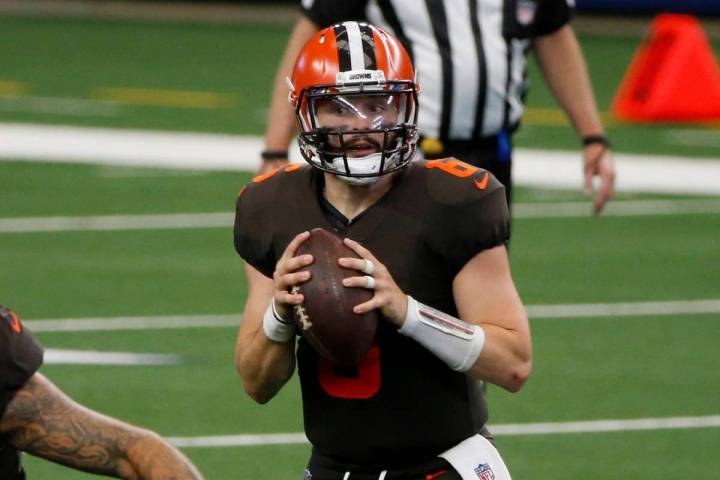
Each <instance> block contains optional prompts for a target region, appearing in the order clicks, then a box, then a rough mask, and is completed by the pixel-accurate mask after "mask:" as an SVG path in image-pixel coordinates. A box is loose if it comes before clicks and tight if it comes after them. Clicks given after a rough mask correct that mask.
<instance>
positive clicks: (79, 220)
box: [0, 212, 234, 233]
mask: <svg viewBox="0 0 720 480" xmlns="http://www.w3.org/2000/svg"><path fill="white" fill-rule="evenodd" d="M233 219H234V214H233V213H230V212H226V213H178V214H165V215H162V214H160V215H158V214H151V215H96V216H84V217H23V218H0V233H47V232H80V231H85V232H87V231H108V230H165V229H178V228H180V229H195V228H231V227H232V224H233Z"/></svg>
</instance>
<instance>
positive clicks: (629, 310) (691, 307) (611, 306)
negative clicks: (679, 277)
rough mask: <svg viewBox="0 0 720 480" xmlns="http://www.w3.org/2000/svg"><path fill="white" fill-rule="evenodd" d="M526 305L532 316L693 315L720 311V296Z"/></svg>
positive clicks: (550, 317)
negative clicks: (629, 301) (668, 300)
mask: <svg viewBox="0 0 720 480" xmlns="http://www.w3.org/2000/svg"><path fill="white" fill-rule="evenodd" d="M525 308H526V310H527V313H528V316H529V317H530V318H532V319H541V318H542V319H553V318H578V317H635V316H643V315H693V314H703V313H718V312H720V300H688V301H671V302H632V303H576V304H570V305H528V306H527V307H525Z"/></svg>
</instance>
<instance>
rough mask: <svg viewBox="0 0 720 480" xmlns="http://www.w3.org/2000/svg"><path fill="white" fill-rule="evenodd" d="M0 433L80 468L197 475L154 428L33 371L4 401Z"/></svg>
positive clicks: (165, 478) (135, 475)
mask: <svg viewBox="0 0 720 480" xmlns="http://www.w3.org/2000/svg"><path fill="white" fill-rule="evenodd" d="M0 434H2V435H7V436H8V437H9V438H10V443H11V444H12V445H13V447H15V448H17V449H18V450H22V451H25V452H27V453H30V454H32V455H35V456H38V457H42V458H45V459H47V460H51V461H53V462H57V463H61V464H63V465H67V466H68V467H72V468H76V469H78V470H84V471H86V472H91V473H97V474H101V475H108V476H113V477H118V478H127V479H132V480H141V479H153V480H159V479H162V480H170V479H178V480H181V479H182V480H185V479H192V480H197V479H202V476H201V475H200V473H199V472H198V471H197V470H196V468H195V467H194V465H193V464H192V463H190V461H189V460H188V459H187V458H186V457H185V456H183V454H182V453H180V452H179V451H178V450H176V449H175V448H174V447H172V446H170V444H168V443H167V442H166V441H165V440H163V439H162V438H160V437H159V436H158V435H157V434H155V433H153V432H151V431H148V430H144V429H141V428H137V427H134V426H132V425H128V424H126V423H123V422H120V421H118V420H115V419H113V418H110V417H107V416H105V415H101V414H99V413H97V412H94V411H92V410H90V409H88V408H85V407H83V406H82V405H79V404H77V403H75V402H74V401H73V400H71V399H70V398H68V397H67V395H65V394H64V393H63V392H62V391H60V389H58V388H57V387H56V386H55V385H53V383H52V382H50V381H49V380H48V379H47V378H45V377H44V376H42V375H41V374H39V373H36V374H34V375H33V376H32V377H31V378H30V380H28V382H27V383H26V384H25V386H23V388H21V389H20V390H19V391H18V392H17V393H16V394H15V396H14V397H13V399H12V400H11V401H10V403H9V404H8V406H7V408H6V410H5V413H4V415H3V416H2V418H0Z"/></svg>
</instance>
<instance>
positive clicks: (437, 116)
mask: <svg viewBox="0 0 720 480" xmlns="http://www.w3.org/2000/svg"><path fill="white" fill-rule="evenodd" d="M568 1H572V0H343V1H337V0H302V2H301V7H300V8H301V13H302V15H301V17H300V19H299V20H298V22H297V23H296V25H295V27H294V29H293V31H292V34H291V36H290V40H289V42H288V45H287V47H286V49H285V53H284V55H283V59H282V61H281V63H280V66H279V68H278V72H277V75H276V77H275V83H274V91H273V96H272V101H271V106H270V113H269V116H268V126H267V130H266V133H265V150H264V151H263V153H262V160H263V161H262V164H261V167H260V172H261V173H263V172H266V171H268V170H270V169H272V168H274V167H276V166H278V165H282V164H284V163H287V161H288V145H289V144H290V140H291V138H292V137H293V135H294V133H295V118H294V113H293V112H292V109H291V108H290V106H289V104H288V102H287V86H286V83H285V79H286V78H287V77H290V75H291V73H292V72H291V69H292V64H293V61H294V59H295V57H296V56H297V53H298V52H299V50H300V49H301V48H302V46H303V45H304V44H305V42H307V41H308V40H309V39H310V37H312V35H314V34H315V33H316V32H318V31H319V30H320V29H322V28H324V27H326V26H329V25H332V24H334V23H339V22H342V21H345V20H364V21H368V22H370V23H372V24H375V25H378V26H380V27H382V28H385V29H387V30H389V31H391V32H393V33H394V34H395V36H397V37H398V38H399V39H400V41H402V42H403V44H404V45H405V46H406V48H407V50H408V52H409V53H410V55H411V56H412V57H413V60H414V63H415V66H416V67H417V70H418V76H419V78H418V80H419V83H420V86H421V89H422V95H421V100H420V102H419V118H418V124H419V129H420V133H421V136H422V140H421V143H420V147H421V149H422V151H423V153H424V155H425V157H426V158H444V157H456V158H458V159H460V160H463V161H465V162H468V163H471V164H473V165H476V166H479V167H482V168H485V169H487V170H489V171H491V172H492V173H493V174H494V175H495V176H496V177H497V178H498V180H500V181H501V182H502V183H503V184H504V185H505V187H506V192H507V195H508V203H509V202H510V198H511V191H512V179H511V167H512V142H511V135H512V133H513V132H514V131H515V130H516V129H517V127H518V126H519V124H520V121H521V118H522V114H523V98H524V97H525V93H526V90H527V86H528V80H527V69H526V53H527V51H528V50H529V49H530V48H532V49H533V50H534V51H535V54H536V57H537V60H538V62H539V64H540V67H541V70H542V72H543V74H544V77H545V80H546V82H547V83H548V85H549V87H550V89H551V90H552V92H553V94H554V95H555V97H556V99H557V100H558V102H559V104H560V105H561V106H562V108H563V110H565V112H566V113H567V115H568V117H569V118H570V120H571V122H572V124H573V125H574V127H575V130H576V131H577V132H578V135H579V137H580V140H581V143H582V145H583V161H584V180H585V191H586V193H587V194H588V195H591V194H592V191H593V178H594V177H596V176H597V177H599V179H600V181H599V188H598V191H597V192H596V194H595V196H594V200H593V210H594V212H595V213H599V212H600V211H601V210H602V208H603V207H604V206H605V204H606V203H607V201H608V200H609V199H610V197H611V196H612V194H613V185H614V178H615V169H614V165H613V159H612V154H611V151H610V143H609V141H608V139H607V136H606V135H605V131H604V128H603V125H602V122H601V121H600V116H599V115H598V112H597V107H596V105H595V101H594V98H593V93H592V87H591V84H590V80H589V78H588V74H587V68H586V66H585V61H584V59H583V56H582V52H581V50H580V46H579V44H578V42H577V39H576V37H575V34H574V32H573V30H572V28H571V27H570V25H569V21H570V16H571V13H572V11H571V8H570V7H569V6H568V3H567V2H568Z"/></svg>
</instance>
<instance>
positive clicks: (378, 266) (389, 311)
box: [338, 238, 407, 327]
mask: <svg viewBox="0 0 720 480" xmlns="http://www.w3.org/2000/svg"><path fill="white" fill-rule="evenodd" d="M343 242H345V245H347V246H348V247H350V248H351V249H352V250H353V251H354V252H355V253H357V254H358V255H359V256H360V258H348V257H345V258H340V259H339V260H338V263H339V264H340V266H341V267H344V268H350V269H353V270H357V271H359V272H363V273H365V275H362V276H356V277H348V278H345V279H344V280H343V285H345V286H346V287H354V288H371V289H373V290H374V295H373V297H372V298H371V299H370V300H368V301H367V302H365V303H361V304H360V305H356V306H355V307H354V308H353V311H354V312H355V313H358V314H362V313H365V312H368V311H370V310H373V309H376V308H377V309H379V310H380V313H381V314H382V316H383V317H385V319H386V320H388V321H389V322H390V323H393V324H395V325H397V326H398V327H400V326H402V324H403V322H404V321H405V316H406V314H407V295H405V292H403V291H402V290H401V289H400V287H398V285H397V283H395V280H394V279H393V277H392V275H390V272H389V271H388V269H387V268H386V267H385V265H383V264H382V263H381V262H380V261H379V260H378V259H377V258H375V256H374V255H373V254H372V253H371V252H370V250H368V249H367V248H365V247H363V246H362V245H360V244H359V243H358V242H356V241H355V240H351V239H349V238H345V239H344V240H343ZM368 261H369V262H370V264H371V265H372V267H371V270H370V271H369V273H368V265H370V264H369V263H368Z"/></svg>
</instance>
